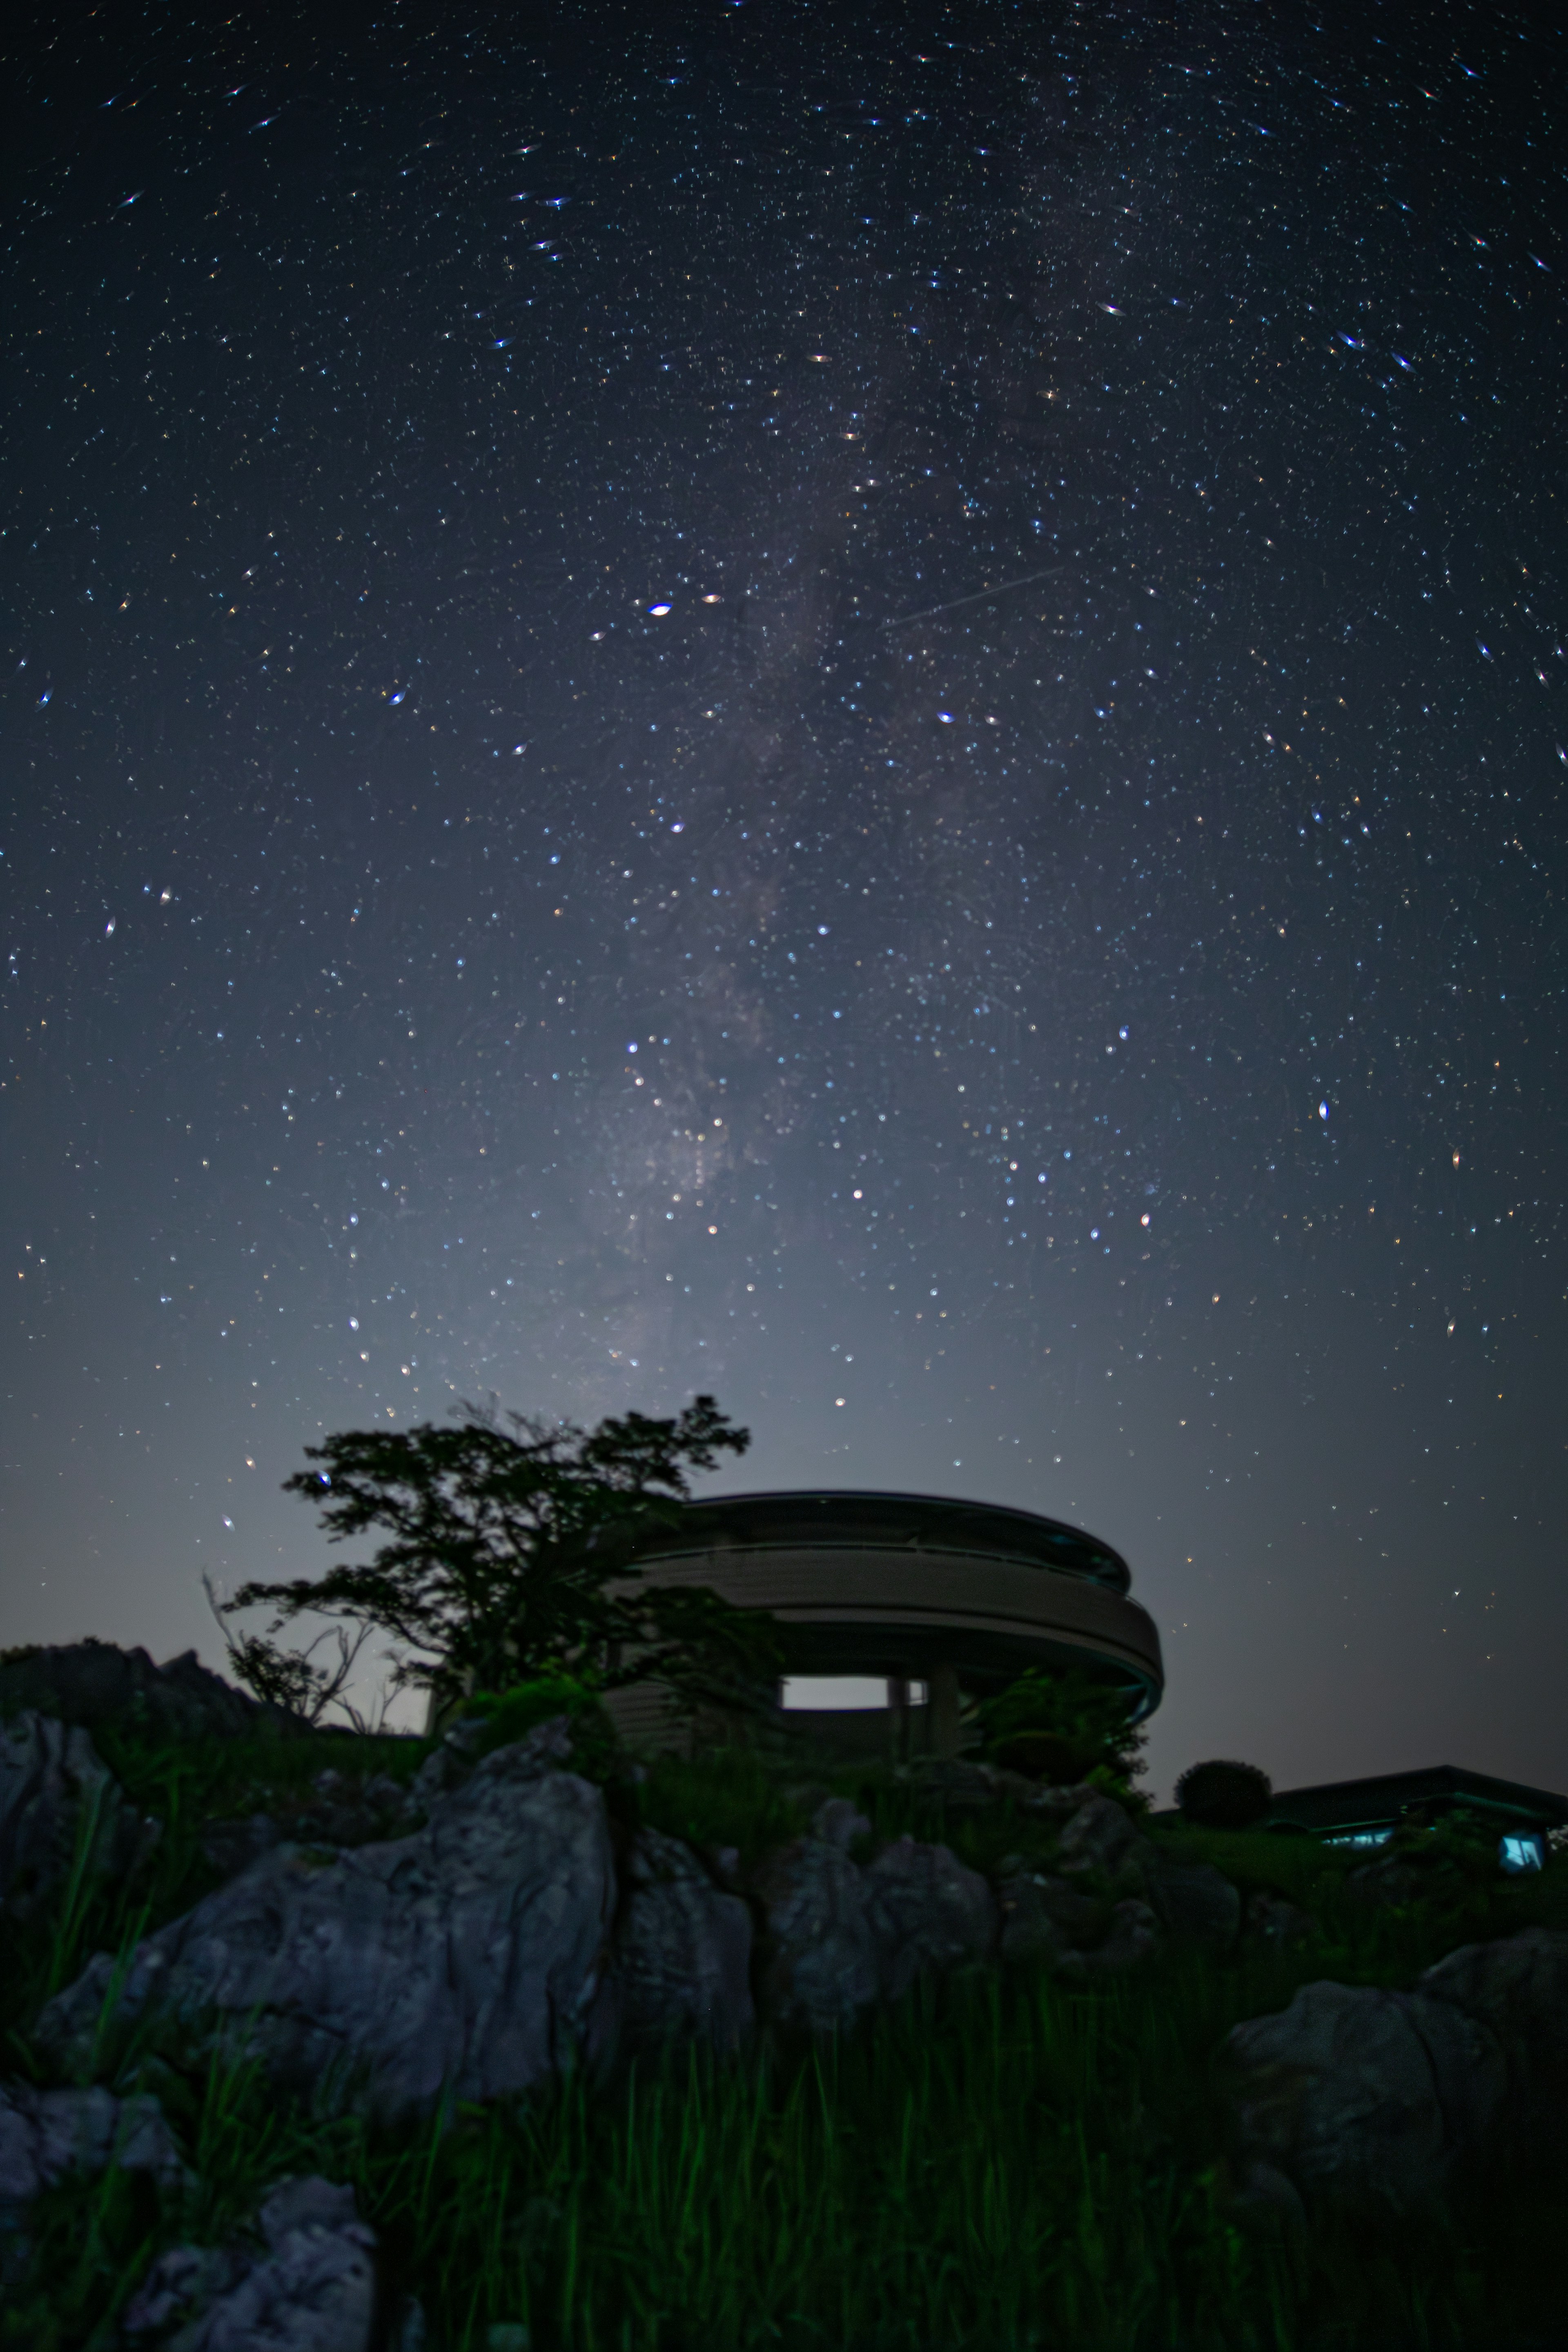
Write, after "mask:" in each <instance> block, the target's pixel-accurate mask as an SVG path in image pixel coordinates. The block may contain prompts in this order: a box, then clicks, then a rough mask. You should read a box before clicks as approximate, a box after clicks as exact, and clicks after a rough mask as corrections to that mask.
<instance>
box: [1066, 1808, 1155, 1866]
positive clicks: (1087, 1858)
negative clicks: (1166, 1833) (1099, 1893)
mask: <svg viewBox="0 0 1568 2352" xmlns="http://www.w3.org/2000/svg"><path fill="white" fill-rule="evenodd" d="M1137 1835H1138V1832H1137V1831H1136V1829H1135V1828H1134V1827H1133V1825H1132V1822H1131V1818H1130V1817H1129V1815H1128V1814H1127V1813H1125V1812H1124V1811H1122V1809H1121V1806H1120V1805H1119V1804H1117V1803H1116V1802H1115V1801H1114V1800H1113V1799H1112V1798H1110V1797H1102V1796H1101V1795H1100V1792H1099V1790H1095V1791H1094V1792H1093V1793H1091V1794H1090V1795H1089V1796H1088V1797H1086V1798H1085V1799H1084V1801H1083V1803H1082V1804H1081V1805H1079V1808H1078V1810H1077V1811H1076V1812H1075V1813H1074V1814H1073V1816H1072V1818H1071V1820H1070V1821H1069V1822H1068V1823H1067V1825H1066V1827H1065V1828H1064V1829H1063V1831H1062V1833H1061V1838H1060V1841H1059V1843H1058V1849H1057V1853H1058V1861H1059V1862H1060V1864H1061V1867H1062V1869H1063V1870H1070V1871H1080V1870H1099V1871H1103V1872H1104V1873H1106V1874H1108V1875H1109V1874H1111V1873H1113V1872H1114V1871H1115V1870H1116V1869H1117V1868H1118V1866H1119V1865H1120V1864H1121V1863H1123V1862H1124V1861H1125V1860H1126V1859H1127V1856H1128V1854H1129V1853H1130V1851H1131V1847H1132V1844H1133V1842H1134V1840H1135V1839H1136V1838H1137Z"/></svg>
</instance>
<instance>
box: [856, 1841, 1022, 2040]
mask: <svg viewBox="0 0 1568 2352" xmlns="http://www.w3.org/2000/svg"><path fill="white" fill-rule="evenodd" d="M866 1888H867V1895H868V1916H869V1919H870V1925H871V1933H872V1937H873V1939H874V1941H875V1944H876V1948H877V1956H878V1963H879V1978H880V1984H881V1991H882V1996H883V1998H884V1999H885V2000H900V1999H901V1998H902V1996H903V1995H904V1994H905V1993H906V1992H907V1991H908V1990H909V1989H910V1986H911V1985H912V1984H913V1983H914V1981H915V1979H916V1978H917V1977H920V1976H923V1975H925V1974H926V1973H927V1972H928V1971H930V1970H936V1971H941V1970H944V1969H951V1968H954V1967H956V1966H958V1965H959V1964H960V1963H961V1962H963V1961H973V1960H984V1959H988V1958H990V1956H991V1954H992V1951H993V1950H994V1947H995V1943H996V1933H997V1925H998V1921H997V1914H996V1901H995V1897H994V1895H993V1894H992V1892H991V1889H990V1887H989V1886H988V1885H986V1883H985V1881H984V1879H983V1878H982V1877H981V1876H980V1874H979V1873H978V1872H977V1871H973V1870H968V1869H966V1868H965V1867H964V1865H963V1863H962V1862H960V1861H959V1860H958V1858H957V1856H956V1855H955V1854H952V1853H950V1852H949V1851H948V1849H947V1847H946V1846H944V1845H921V1844H918V1843H916V1841H915V1840H914V1839H913V1838H911V1837H901V1838H899V1839H897V1840H895V1842H894V1843H893V1844H891V1845H889V1846H886V1847H884V1848H883V1850H882V1852H881V1853H879V1855H878V1856H877V1859H876V1860H875V1862H873V1863H872V1864H871V1865H870V1867H869V1868H868V1871H867V1872H866Z"/></svg>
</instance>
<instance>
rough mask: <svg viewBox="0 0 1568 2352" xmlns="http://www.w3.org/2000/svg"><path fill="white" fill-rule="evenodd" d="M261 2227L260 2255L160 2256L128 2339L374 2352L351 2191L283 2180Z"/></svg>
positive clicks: (363, 2233)
mask: <svg viewBox="0 0 1568 2352" xmlns="http://www.w3.org/2000/svg"><path fill="white" fill-rule="evenodd" d="M257 2228H258V2232H259V2235H260V2238H261V2241H262V2246H261V2247H260V2248H255V2247H252V2246H251V2245H249V2244H247V2242H244V2241H236V2242H234V2243H233V2244H231V2245H228V2246H224V2247H219V2248H212V2247H197V2246H175V2247H174V2248H172V2249H171V2250H170V2252H168V2253H166V2254H163V2255H162V2256H161V2257H160V2259H159V2260H158V2261H157V2262H156V2263H153V2268H152V2270H151V2271H150V2272H149V2273H148V2274H147V2277H146V2278H145V2279H144V2280H143V2281H142V2285H141V2287H140V2288H139V2289H138V2291H137V2293H136V2294H134V2295H133V2296H132V2300H131V2302H130V2304H129V2305H127V2307H126V2311H125V2315H124V2317H123V2320H122V2321H121V2326H122V2328H123V2331H124V2334H125V2336H127V2338H129V2340H130V2341H131V2342H132V2344H136V2345H144V2344H147V2343H148V2342H149V2341H150V2340H160V2339H161V2340H162V2341H163V2343H164V2344H165V2345H166V2347H167V2352H262V2347H264V2346H265V2347H267V2352H370V2347H371V2345H372V2342H373V2340H374V2329H375V2319H376V2274H375V2232H374V2230H371V2229H369V2228H367V2227H366V2225H365V2223H364V2222H363V2221H361V2220H360V2219H359V2217H358V2214H357V2212H356V2210H355V2208H354V2197H353V2189H340V2188H337V2187H334V2185H333V2184H332V2183H331V2181H329V2180H321V2179H307V2180H286V2181H283V2182H281V2183H280V2184H279V2187H278V2188H276V2189H273V2191H272V2193H271V2195H270V2196H269V2197H268V2199H267V2200H266V2201H265V2203H264V2204H263V2205H262V2207H261V2210H260V2212H259V2213H258V2216H257ZM406 2317H407V2315H405V2326H404V2331H403V2333H404V2341H405V2344H406V2343H407V2341H408V2330H407V2324H406ZM171 2328H174V2329H176V2330H177V2333H175V2334H174V2335H173V2336H170V2334H169V2330H170V2329H171ZM421 2332H422V2331H421Z"/></svg>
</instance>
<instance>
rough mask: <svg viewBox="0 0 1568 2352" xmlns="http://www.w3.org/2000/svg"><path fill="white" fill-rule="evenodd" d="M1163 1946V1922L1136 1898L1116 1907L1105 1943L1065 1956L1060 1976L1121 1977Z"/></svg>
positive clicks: (1059, 1971)
mask: <svg viewBox="0 0 1568 2352" xmlns="http://www.w3.org/2000/svg"><path fill="white" fill-rule="evenodd" d="M1159 1945H1160V1922H1159V1920H1158V1919H1157V1918H1156V1917H1155V1916H1154V1914H1153V1912H1152V1910H1151V1909H1150V1908H1149V1906H1148V1905H1147V1903H1141V1902H1139V1900H1138V1899H1137V1897H1136V1896H1135V1895H1129V1896H1128V1897H1127V1899H1126V1900H1125V1901H1124V1902H1121V1903H1117V1904H1113V1905H1112V1906H1111V1912H1110V1927H1108V1928H1107V1930H1106V1933H1105V1936H1104V1937H1103V1939H1102V1940H1101V1941H1100V1943H1098V1944H1096V1945H1095V1946H1094V1948H1092V1950H1089V1951H1069V1952H1064V1953H1063V1954H1062V1956H1061V1958H1060V1959H1059V1960H1058V1962H1057V1973H1058V1976H1064V1977H1120V1976H1125V1975H1126V1974H1127V1972H1128V1970H1129V1969H1135V1968H1136V1967H1137V1966H1138V1964H1139V1962H1140V1961H1141V1960H1146V1959H1147V1958H1149V1955H1150V1954H1151V1953H1152V1952H1154V1951H1157V1950H1158V1949H1159Z"/></svg>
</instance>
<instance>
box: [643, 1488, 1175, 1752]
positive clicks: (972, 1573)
mask: <svg viewBox="0 0 1568 2352" xmlns="http://www.w3.org/2000/svg"><path fill="white" fill-rule="evenodd" d="M636 1558H637V1563H638V1566H639V1568H640V1569H641V1570H642V1572H643V1574H644V1575H646V1576H647V1578H648V1579H649V1580H657V1581H658V1582H659V1583H663V1584H705V1585H710V1586H711V1587H712V1588H713V1590H714V1591H717V1592H719V1593H721V1594H722V1596H723V1597H724V1599H725V1600H726V1601H734V1602H736V1603H738V1604H739V1605H740V1606H742V1607H749V1608H753V1609H766V1610H769V1611H771V1612H772V1613H773V1617H774V1619H775V1621H776V1622H777V1625H778V1628H779V1634H780V1639H781V1643H782V1645H783V1649H784V1684H783V1687H782V1689H781V1693H780V1715H781V1724H782V1725H784V1727H788V1728H791V1729H794V1730H796V1731H797V1732H798V1733H799V1734H800V1736H801V1737H802V1738H803V1740H804V1741H805V1742H807V1743H808V1744H812V1745H815V1746H816V1747H817V1748H819V1749H821V1750H824V1751H826V1750H828V1749H832V1750H835V1751H837V1752H838V1753H840V1754H860V1755H875V1754H885V1753H888V1752H892V1753H894V1754H905V1755H908V1754H910V1753H916V1754H918V1753H931V1754H935V1755H944V1754H945V1755H952V1754H954V1753H956V1751H957V1748H958V1742H959V1719H960V1709H961V1706H962V1704H963V1700H964V1699H965V1698H971V1697H981V1696H984V1695H985V1694H986V1693H988V1692H990V1691H994V1690H997V1689H1000V1688H1001V1687H1002V1686H1003V1685H1005V1683H1007V1682H1010V1681H1011V1680H1012V1679H1013V1677H1014V1676H1015V1675H1019V1674H1021V1673H1022V1672H1023V1671H1024V1669H1025V1668H1026V1667H1027V1666H1044V1667H1047V1668H1052V1667H1054V1668H1056V1669H1058V1671H1065V1670H1067V1669H1068V1668H1070V1667H1075V1666H1076V1667H1079V1668H1080V1669H1083V1670H1085V1671H1087V1672H1088V1673H1089V1674H1091V1675H1094V1676H1095V1677H1096V1679H1098V1680H1101V1681H1104V1682H1106V1683H1108V1684H1110V1685H1113V1686H1115V1687H1119V1688H1121V1689H1123V1690H1125V1691H1126V1693H1127V1695H1128V1699H1129V1703H1130V1707H1131V1714H1132V1717H1133V1719H1134V1720H1135V1721H1136V1720H1139V1719H1141V1718H1142V1717H1144V1716H1147V1715H1150V1714H1152V1711H1153V1709H1154V1708H1155V1707H1156V1706H1158V1705H1159V1703H1160V1698H1161V1696H1162V1693H1163V1689H1164V1667H1163V1662H1162V1659H1161V1654H1160V1636H1159V1633H1158V1631H1157V1629H1156V1627H1155V1625H1154V1623H1153V1621H1152V1619H1151V1618H1150V1616H1149V1615H1148V1613H1147V1612H1146V1611H1144V1610H1142V1609H1141V1608H1140V1607H1139V1605H1138V1603H1137V1602H1136V1601H1133V1600H1131V1598H1130V1597H1129V1590H1128V1588H1129V1586H1130V1584H1131V1573H1130V1571H1129V1569H1128V1566H1127V1562H1126V1561H1125V1560H1124V1559H1122V1558H1121V1554H1120V1553H1119V1552H1116V1551H1113V1550H1112V1549H1110V1545H1109V1544H1105V1543H1101V1542H1100V1540H1099V1538H1097V1537H1094V1536H1090V1535H1086V1534H1085V1533H1084V1532H1083V1530H1082V1529H1081V1528H1072V1527H1067V1526H1065V1525H1063V1523H1062V1522H1061V1521H1060V1520H1058V1519H1047V1518H1043V1517H1039V1516H1038V1514H1037V1513H1036V1512H1033V1511H1018V1510H1013V1509H1010V1508H1008V1507H1005V1506H1003V1505H1000V1504H993V1503H968V1502H962V1501H959V1500H956V1499H953V1498H952V1497H949V1496H936V1495H895V1494H878V1493H868V1492H865V1491H862V1490H850V1491H847V1492H846V1491H834V1490H818V1491H807V1492H804V1493H782V1494H759V1495H721V1496H714V1497H713V1498H712V1499H711V1500H704V1501H701V1502H696V1503H690V1504H688V1505H687V1506H686V1507H685V1508H684V1509H683V1510H682V1512H681V1514H680V1517H679V1522H678V1523H677V1524H676V1525H675V1526H673V1527H665V1528H658V1530H656V1531H654V1532H653V1533H651V1534H650V1535H648V1536H647V1537H646V1538H643V1539H642V1540H640V1541H639V1542H638V1544H637V1552H636ZM611 1711H612V1713H613V1714H614V1715H615V1717H616V1721H617V1723H618V1725H619V1727H620V1729H621V1731H622V1733H623V1736H624V1737H626V1738H627V1739H629V1740H631V1741H633V1742H634V1743H641V1744H643V1745H645V1746H657V1745H661V1744H663V1743H664V1740H665V1738H666V1737H667V1736H668V1723H667V1720H666V1717H665V1716H664V1712H663V1701H662V1698H661V1696H660V1694H659V1693H658V1690H657V1689H656V1688H654V1687H652V1686H650V1685H633V1686H631V1687H630V1688H628V1689H626V1690H624V1691H620V1692H617V1693H616V1694H615V1695H614V1696H613V1697H612V1700H611Z"/></svg>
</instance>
